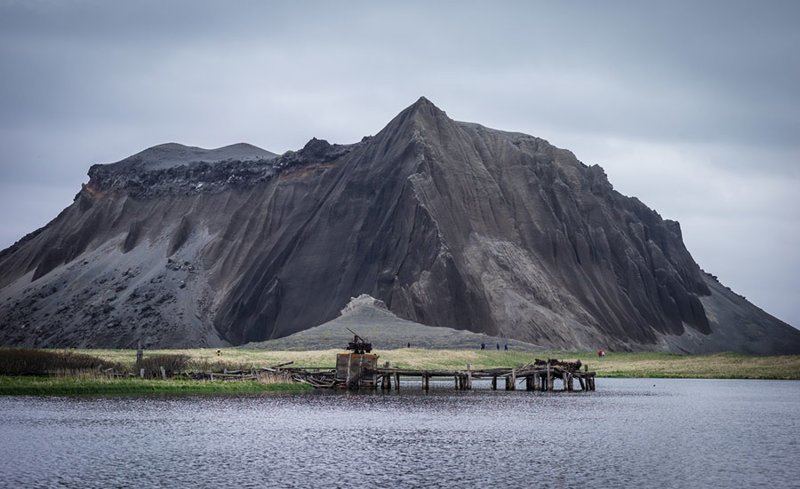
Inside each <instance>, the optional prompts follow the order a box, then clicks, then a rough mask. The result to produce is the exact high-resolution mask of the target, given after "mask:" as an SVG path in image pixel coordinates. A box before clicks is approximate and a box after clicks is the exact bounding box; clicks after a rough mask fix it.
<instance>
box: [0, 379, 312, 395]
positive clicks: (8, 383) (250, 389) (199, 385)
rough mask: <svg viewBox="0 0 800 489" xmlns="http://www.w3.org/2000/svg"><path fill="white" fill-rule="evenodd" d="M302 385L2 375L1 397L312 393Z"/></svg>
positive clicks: (309, 388)
mask: <svg viewBox="0 0 800 489" xmlns="http://www.w3.org/2000/svg"><path fill="white" fill-rule="evenodd" d="M311 390H313V388H312V387H311V386H309V385H305V384H299V383H264V382H257V381H247V382H224V381H200V380H189V379H167V380H160V379H159V380H156V379H137V378H130V379H105V378H102V377H98V378H86V377H63V376H48V377H45V376H22V375H18V376H0V396H37V397H38V396H94V395H98V396H102V395H132V396H146V395H180V396H183V395H225V394H232V395H252V394H291V393H302V392H309V391H311Z"/></svg>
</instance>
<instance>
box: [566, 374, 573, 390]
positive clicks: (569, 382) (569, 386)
mask: <svg viewBox="0 0 800 489" xmlns="http://www.w3.org/2000/svg"><path fill="white" fill-rule="evenodd" d="M573 380H575V377H573V375H572V374H569V377H567V391H568V392H572V391H573V390H575V388H574V385H575V384H574V383H573Z"/></svg>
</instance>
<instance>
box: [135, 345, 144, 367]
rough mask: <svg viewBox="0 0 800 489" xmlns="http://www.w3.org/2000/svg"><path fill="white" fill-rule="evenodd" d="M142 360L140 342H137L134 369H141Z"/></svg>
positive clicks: (142, 353)
mask: <svg viewBox="0 0 800 489" xmlns="http://www.w3.org/2000/svg"><path fill="white" fill-rule="evenodd" d="M143 360H144V351H143V350H142V341H141V340H139V346H138V348H137V349H136V368H142V361H143Z"/></svg>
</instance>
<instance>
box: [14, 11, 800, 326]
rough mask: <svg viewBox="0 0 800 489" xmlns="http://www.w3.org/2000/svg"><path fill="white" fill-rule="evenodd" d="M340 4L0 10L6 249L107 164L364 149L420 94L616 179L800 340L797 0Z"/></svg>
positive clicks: (701, 259)
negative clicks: (162, 157) (311, 142)
mask: <svg viewBox="0 0 800 489" xmlns="http://www.w3.org/2000/svg"><path fill="white" fill-rule="evenodd" d="M344 3H345V2H300V1H287V2H272V3H268V2H245V1H240V2H223V1H220V2H201V1H185V2H177V1H174V2H162V1H153V2H147V1H137V2H129V1H120V2H111V1H79V2H70V1H55V0H54V1H41V2H37V1H31V0H25V1H22V0H21V1H8V0H0V150H1V151H0V208H1V209H2V213H0V248H5V247H7V246H9V245H11V244H12V243H13V242H14V241H16V240H17V239H19V238H20V237H22V236H23V235H25V234H26V233H28V232H31V231H33V230H34V229H36V228H38V227H40V226H42V225H44V224H46V223H47V222H48V221H49V220H51V219H52V218H54V217H55V216H56V215H57V214H58V212H59V211H60V210H62V209H63V208H64V207H66V206H67V205H69V204H70V202H71V201H72V198H73V196H74V195H75V194H76V193H77V192H78V191H79V190H80V185H81V183H82V182H86V181H87V180H88V179H87V177H86V171H87V170H88V168H89V165H91V164H94V163H107V162H113V161H117V160H120V159H122V158H124V157H126V156H128V155H131V154H133V153H136V152H138V151H141V150H142V149H144V148H147V147H149V146H153V145H155V144H159V143H164V142H170V141H174V142H180V143H183V144H188V145H195V146H201V147H206V148H210V147H218V146H223V145H227V144H231V143H236V142H249V143H251V144H255V145H256V146H260V147H262V148H264V149H268V150H270V151H273V152H276V153H282V152H284V151H286V150H289V149H297V148H300V147H301V146H302V145H303V144H304V143H305V142H306V141H307V140H308V139H310V138H311V137H312V136H315V137H318V138H324V139H327V140H329V141H330V142H338V143H350V142H355V141H358V140H360V139H361V137H362V136H364V135H368V134H375V133H376V132H378V131H379V130H380V129H381V128H382V127H383V126H384V125H385V124H386V123H387V122H388V121H389V120H390V119H391V118H392V117H393V116H394V115H396V114H397V113H398V112H400V110H402V109H403V108H404V107H406V106H408V105H410V104H411V103H413V102H414V101H415V100H416V99H417V98H418V97H419V96H421V95H425V96H426V97H428V98H429V99H430V100H431V101H433V102H434V103H435V104H436V105H437V106H439V107H440V108H441V109H443V110H445V111H447V113H448V115H449V116H450V117H452V118H454V119H457V120H465V121H472V122H478V123H481V124H484V125H487V126H490V127H495V128H498V129H505V130H513V131H521V132H525V133H528V134H532V135H535V136H539V137H543V138H545V139H547V140H549V141H550V142H551V143H552V144H554V145H556V146H559V147H562V148H567V149H570V150H572V151H573V152H574V153H575V154H576V155H577V157H578V158H579V159H580V160H581V161H583V162H584V163H586V164H595V163H597V164H600V165H601V166H603V167H604V168H605V170H606V173H607V174H608V176H609V179H610V180H611V183H612V184H613V185H614V187H615V188H616V189H617V190H619V191H620V192H622V193H624V194H626V195H634V196H637V197H639V198H640V199H641V200H642V201H643V202H645V203H646V204H647V205H649V206H650V207H652V208H654V209H655V210H657V211H658V212H659V213H660V214H661V215H662V216H663V217H664V218H670V219H675V220H678V221H680V223H681V225H682V228H683V233H684V240H685V242H686V245H687V247H688V248H689V251H690V252H691V253H692V255H693V256H694V258H695V259H696V261H697V262H698V263H699V264H700V266H701V267H703V268H704V269H705V270H707V271H709V272H711V273H713V274H715V275H718V276H719V278H720V280H721V281H722V282H723V283H725V284H726V285H728V286H730V287H731V288H732V289H734V290H735V291H737V292H739V293H740V294H742V295H745V296H746V297H747V298H748V299H750V300H751V301H752V302H754V303H755V304H756V305H758V306H760V307H762V308H764V309H765V310H767V311H768V312H770V313H772V314H774V315H776V316H777V317H779V318H781V319H783V320H785V321H787V322H789V323H790V324H793V325H794V326H796V327H798V326H800V300H798V291H800V252H798V250H800V196H799V195H798V191H800V89H798V87H800V27H798V26H799V25H800V2H796V1H788V2H778V1H770V2H755V1H748V2H741V3H739V2H733V1H720V2H698V1H690V2H677V1H668V2H667V1H665V2H660V3H658V4H656V3H655V2H641V1H633V2H569V1H559V2H556V1H552V2H532V1H524V2H485V1H484V2H475V3H470V2H465V1H457V2H391V3H390V2H375V1H370V2H347V3H346V4H344Z"/></svg>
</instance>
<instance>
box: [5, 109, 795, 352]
mask: <svg viewBox="0 0 800 489" xmlns="http://www.w3.org/2000/svg"><path fill="white" fill-rule="evenodd" d="M89 177H90V178H89V182H88V183H87V184H85V185H84V186H83V188H82V189H81V191H80V192H79V193H78V194H77V196H76V197H75V200H74V202H73V203H72V204H71V205H70V206H69V207H67V208H66V209H65V210H64V211H62V212H61V214H59V215H58V217H56V218H55V219H54V220H53V221H52V222H50V223H49V224H48V225H47V226H45V227H44V228H42V229H39V230H38V231H35V232H34V233H31V234H30V235H28V236H26V237H24V238H23V239H21V240H20V241H19V242H17V243H16V244H14V245H13V246H11V247H10V248H8V249H6V250H5V251H3V252H1V253H0V344H3V345H26V346H39V347H45V346H95V347H100V346H102V347H130V346H133V345H136V344H137V342H138V341H140V340H141V341H142V342H143V343H144V344H145V345H146V346H149V347H189V346H204V345H208V346H213V345H225V344H231V345H239V344H243V343H248V342H254V341H264V340H270V339H275V338H280V337H284V336H288V335H290V334H293V333H296V332H299V331H303V330H306V329H309V328H312V327H314V326H316V325H319V324H322V323H325V322H328V321H330V320H332V319H334V318H336V317H337V315H338V313H339V311H340V310H341V309H342V308H343V307H344V306H345V305H346V304H348V303H349V302H350V300H351V298H353V297H357V296H359V295H361V294H368V295H370V296H372V297H374V298H375V299H376V300H379V301H382V303H384V304H385V305H386V306H387V307H388V309H389V311H391V313H393V314H394V315H396V316H398V317H399V318H402V319H406V320H411V321H414V322H418V323H422V324H425V325H429V326H446V327H449V328H455V329H462V330H469V331H472V332H476V333H484V334H487V335H490V336H495V337H502V338H513V339H517V340H521V341H525V342H529V343H534V344H537V345H542V346H545V347H551V348H564V349H594V348H598V347H602V348H607V349H645V350H671V351H682V352H710V351H721V350H734V351H742V352H754V353H779V352H798V351H800V332H798V331H797V330H795V329H794V328H792V327H790V326H789V325H787V324H785V323H782V322H781V321H779V320H777V319H776V318H774V317H772V316H770V315H769V314H767V313H765V312H763V311H761V310H760V309H758V308H757V307H755V306H753V305H752V304H750V303H749V302H747V301H746V300H745V299H744V298H743V297H741V296H739V295H737V294H735V293H734V292H732V291H730V290H729V289H727V288H726V287H724V286H723V285H721V284H720V283H719V282H718V281H717V280H716V279H715V278H714V277H713V276H711V275H708V274H706V273H704V272H703V271H702V270H701V269H700V268H699V266H698V265H697V264H696V263H695V261H694V260H693V259H692V256H691V255H690V254H689V252H688V251H687V250H686V248H685V246H684V244H683V241H682V236H681V229H680V226H679V224H678V223H677V222H675V221H670V220H665V219H662V218H661V217H660V216H659V214H658V213H656V212H655V211H653V210H651V209H649V208H648V207H647V206H645V205H644V204H643V203H642V202H640V201H639V200H638V199H636V198H632V197H626V196H623V195H621V194H620V193H618V192H616V191H615V190H613V188H612V186H611V184H610V183H609V181H608V179H607V178H606V175H605V173H604V172H603V169H602V168H600V167H599V166H596V165H595V166H586V165H584V164H583V163H581V162H580V161H578V160H577V159H576V158H575V156H574V155H573V154H572V153H571V152H569V151H567V150H563V149H559V148H556V147H554V146H552V145H550V144H549V143H548V142H547V141H544V140H542V139H539V138H536V137H532V136H527V135H525V134H519V133H512V132H503V131H498V130H494V129H489V128H486V127H483V126H480V125H477V124H471V123H463V122H456V121H453V120H451V119H450V118H448V117H447V115H446V114H445V113H444V112H443V111H441V110H440V109H438V108H437V107H435V106H434V105H433V104H432V103H431V102H430V101H428V100H427V99H425V98H421V99H419V100H418V101H417V102H416V103H414V104H413V105H412V106H410V107H408V108H407V109H405V110H404V111H403V112H401V113H400V114H399V115H398V116H397V117H395V118H394V119H393V120H392V121H391V122H390V123H389V124H388V125H387V126H386V127H385V128H384V129H383V130H382V131H380V132H379V133H378V134H376V135H375V136H374V137H365V138H364V139H363V140H362V141H361V142H359V143H355V144H350V145H337V144H334V145H331V144H329V143H327V142H326V141H324V140H318V139H312V140H311V141H309V142H308V144H306V145H305V147H304V148H302V149H301V150H299V151H296V152H295V151H289V152H287V153H285V154H283V155H281V156H276V155H273V154H272V153H269V152H267V151H264V150H261V149H259V148H256V147H254V146H250V145H245V144H239V145H234V146H229V147H226V148H219V149H216V150H203V149H201V148H188V147H185V146H181V145H177V144H167V145H161V146H156V147H154V148H150V149H148V150H145V151H143V152H142V153H139V154H137V155H134V156H131V157H129V158H126V159H125V160H122V161H120V162H118V163H114V164H110V165H94V166H92V167H91V168H90V169H89Z"/></svg>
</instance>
